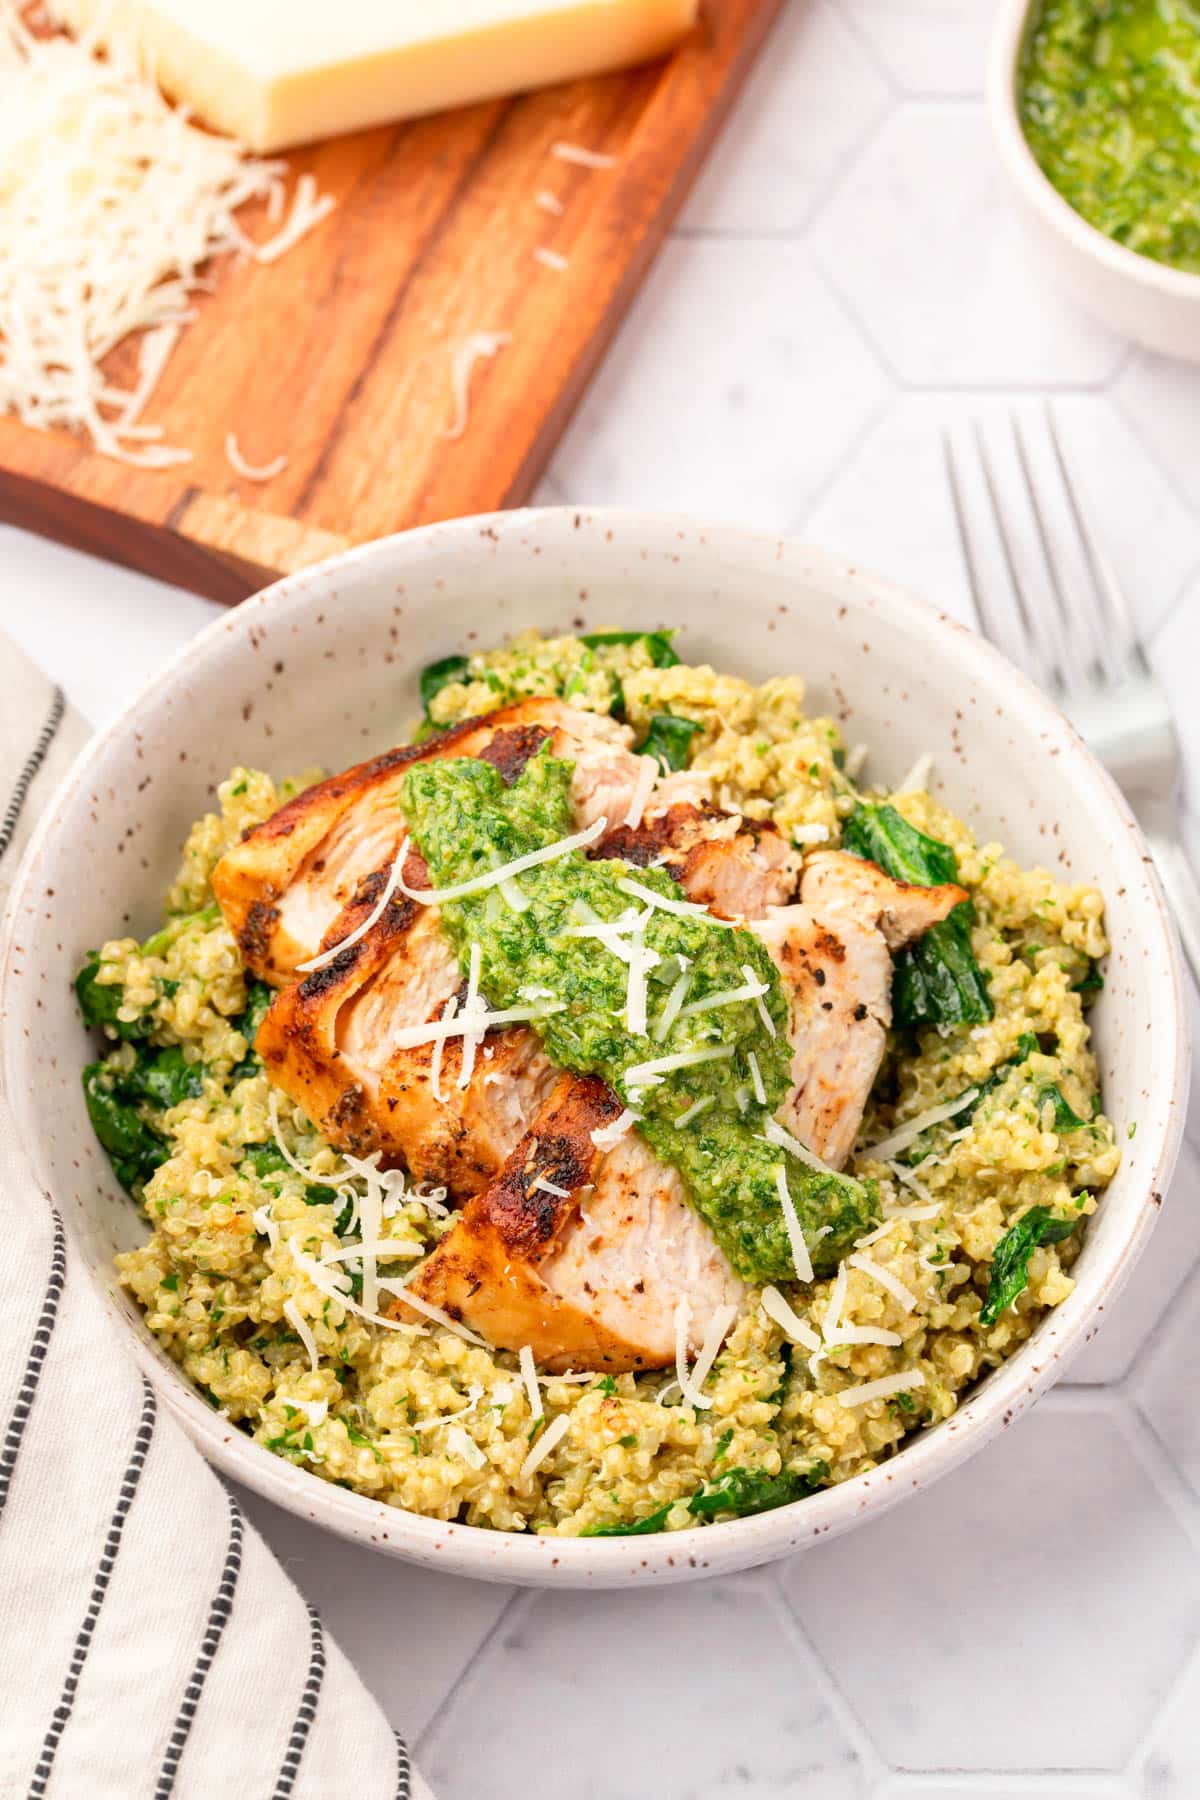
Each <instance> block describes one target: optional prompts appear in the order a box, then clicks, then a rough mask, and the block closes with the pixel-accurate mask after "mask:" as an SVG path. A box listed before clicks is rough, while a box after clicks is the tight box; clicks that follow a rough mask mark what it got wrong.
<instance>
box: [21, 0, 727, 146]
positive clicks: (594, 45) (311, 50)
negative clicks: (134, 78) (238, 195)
mask: <svg viewBox="0 0 1200 1800" xmlns="http://www.w3.org/2000/svg"><path fill="white" fill-rule="evenodd" d="M698 5H699V0H52V6H53V11H54V13H55V14H56V16H57V17H58V19H59V20H60V21H61V23H63V24H64V25H66V26H68V27H69V29H71V30H72V31H75V32H77V33H78V32H80V31H83V30H91V31H94V32H95V33H96V34H97V35H98V36H99V38H100V40H101V42H103V43H112V42H113V41H114V40H119V41H120V42H121V43H122V44H124V45H127V46H129V47H131V48H132V49H133V50H134V51H135V53H136V54H138V56H139V57H140V58H141V59H143V61H144V64H145V66H146V67H147V68H148V69H150V70H151V71H152V72H153V73H154V74H155V75H156V76H157V78H158V81H159V82H160V84H161V86H162V87H163V89H164V91H165V92H166V93H168V94H169V95H170V96H171V98H172V99H175V100H178V101H180V102H182V103H183V104H185V105H187V106H189V107H190V108H191V109H192V111H193V113H194V115H195V116H196V117H197V118H198V119H200V120H202V121H203V122H204V123H205V124H206V125H210V126H212V127H213V128H214V129H215V130H218V131H224V132H228V133H230V134H231V135H232V136H234V137H237V138H240V139H241V141H242V143H244V144H246V145H247V146H248V147H249V148H250V149H251V150H258V151H271V150H281V149H284V148H285V147H286V146H288V145H290V144H302V143H309V142H311V141H313V140H314V139H316V138H324V137H333V136H335V135H337V134H338V133H339V132H343V131H359V130H363V129H365V128H366V127H368V126H371V125H382V124H385V123H387V122H388V121H390V120H394V119H406V118H412V117H414V116H416V115H418V114H420V113H429V112H440V111H441V110H442V109H443V108H446V107H452V106H463V105H466V104H468V103H470V102H472V101H476V100H486V99H492V98H494V97H495V96H496V95H498V94H509V93H519V92H523V91H524V90H525V89H527V88H535V87H542V86H544V85H546V84H547V83H549V82H554V81H566V80H570V79H572V78H573V77H575V76H579V75H593V74H598V73H600V72H601V71H603V70H606V69H616V68H622V67H624V66H626V65H627V64H630V63H636V62H643V61H646V60H648V59H649V58H651V57H654V56H660V55H662V53H663V52H664V51H666V50H669V49H671V48H672V47H673V46H674V45H675V44H677V43H678V42H679V40H680V39H681V38H682V37H683V36H684V35H685V33H686V32H687V31H688V30H689V29H690V27H691V26H692V25H693V24H694V23H695V20H696V14H697V9H698Z"/></svg>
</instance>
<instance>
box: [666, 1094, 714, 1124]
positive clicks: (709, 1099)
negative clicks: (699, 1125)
mask: <svg viewBox="0 0 1200 1800" xmlns="http://www.w3.org/2000/svg"><path fill="white" fill-rule="evenodd" d="M716 1104H717V1096H716V1095H715V1094H705V1096H704V1098H703V1099H702V1100H696V1101H693V1103H692V1105H691V1106H689V1107H688V1109H687V1111H686V1112H681V1113H680V1115H679V1117H678V1118H677V1119H676V1121H675V1129H676V1131H682V1130H683V1129H684V1127H685V1126H687V1125H690V1124H691V1122H692V1120H693V1119H698V1118H699V1117H700V1114H701V1113H706V1112H707V1111H708V1109H709V1107H710V1106H715V1105H716Z"/></svg>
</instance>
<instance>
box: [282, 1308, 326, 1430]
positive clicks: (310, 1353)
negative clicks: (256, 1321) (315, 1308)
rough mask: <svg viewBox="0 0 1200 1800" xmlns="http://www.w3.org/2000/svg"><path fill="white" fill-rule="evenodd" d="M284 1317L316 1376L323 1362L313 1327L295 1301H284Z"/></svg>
mask: <svg viewBox="0 0 1200 1800" xmlns="http://www.w3.org/2000/svg"><path fill="white" fill-rule="evenodd" d="M283 1316H284V1318H285V1319H286V1320H287V1322H288V1324H289V1325H290V1326H291V1328H292V1330H293V1331H294V1332H295V1333H296V1336H297V1337H298V1338H299V1339H300V1342H301V1343H302V1344H303V1345H304V1350H305V1354H306V1355H307V1357H308V1360H309V1363H310V1364H311V1366H312V1371H313V1373H314V1375H315V1374H316V1372H317V1368H318V1366H319V1364H320V1361H321V1356H320V1352H319V1351H318V1349H317V1340H316V1338H315V1337H314V1336H313V1333H312V1327H311V1325H310V1324H309V1322H308V1320H307V1319H306V1318H305V1317H304V1314H303V1313H302V1312H301V1311H300V1308H299V1306H298V1305H297V1303H296V1301H295V1300H285V1301H284V1303H283ZM317 1423H318V1424H319V1423H320V1421H319V1420H318V1421H317Z"/></svg>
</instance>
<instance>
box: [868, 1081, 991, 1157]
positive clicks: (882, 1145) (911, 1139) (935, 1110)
mask: <svg viewBox="0 0 1200 1800" xmlns="http://www.w3.org/2000/svg"><path fill="white" fill-rule="evenodd" d="M978 1098H979V1089H978V1088H968V1089H967V1091H966V1093H965V1094H959V1096H958V1098H957V1099H955V1100H947V1101H946V1102H945V1103H944V1104H943V1105H942V1106H931V1107H930V1108H929V1109H928V1111H926V1112H923V1113H918V1114H917V1116H916V1118H915V1119H909V1120H908V1121H907V1122H906V1123H905V1124H903V1125H901V1126H900V1127H899V1128H898V1130H896V1131H893V1132H892V1135H891V1136H890V1137H885V1138H882V1139H881V1140H880V1141H879V1143H878V1144H872V1145H871V1147H870V1149H869V1150H864V1151H863V1156H864V1157H867V1158H869V1159H870V1161H871V1162H891V1160H892V1158H893V1157H894V1156H899V1154H900V1152H901V1151H902V1150H907V1149H908V1147H909V1145H910V1144H915V1143H916V1141H917V1139H918V1138H919V1137H920V1136H921V1134H922V1132H925V1131H928V1130H929V1129H930V1127H931V1126H932V1125H941V1124H943V1123H944V1121H945V1120H946V1119H952V1118H953V1117H954V1116H955V1114H956V1113H960V1112H961V1111H962V1110H963V1107H964V1106H970V1104H971V1102H972V1101H973V1100H977V1099H978Z"/></svg>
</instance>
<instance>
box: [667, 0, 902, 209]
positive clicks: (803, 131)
mask: <svg viewBox="0 0 1200 1800" xmlns="http://www.w3.org/2000/svg"><path fill="white" fill-rule="evenodd" d="M887 103H888V91H887V86H886V84H885V82H884V81H883V80H882V78H881V77H880V75H879V74H878V72H877V71H876V69H875V67H874V65H873V64H872V62H871V59H870V57H869V56H868V55H867V53H866V52H865V51H864V50H863V49H862V47H861V46H860V45H859V43H858V42H857V40H856V38H855V36H854V33H853V32H852V31H851V30H850V29H849V27H848V26H847V25H846V23H845V22H844V20H843V19H842V18H841V16H840V15H839V13H838V12H837V10H836V8H835V6H834V4H833V0H803V3H802V4H801V5H799V6H797V5H795V4H794V3H793V4H790V5H785V7H784V8H783V11H782V13H781V15H780V17H779V19H778V20H777V22H776V23H775V25H774V26H773V27H772V31H771V37H770V39H769V40H768V46H767V50H766V53H765V55H763V56H762V57H761V58H760V59H759V61H758V63H757V64H756V65H755V67H754V70H753V71H752V73H751V75H750V79H749V81H748V82H747V84H746V88H745V90H744V93H743V95H742V99H741V103H740V104H739V105H738V107H737V109H736V111H735V112H734V115H733V117H732V118H731V119H730V120H729V122H728V124H727V125H726V126H725V127H724V129H723V131H722V133H721V136H720V137H719V138H718V140H717V143H716V145H715V147H714V149H713V151H712V153H711V154H710V156H709V158H708V160H707V162H706V163H705V165H704V168H703V169H702V170H701V173H700V176H699V178H698V180H697V182H696V185H695V187H694V188H693V190H692V194H691V197H690V199H689V201H688V203H687V205H686V207H685V208H684V211H683V213H682V215H681V217H680V220H679V224H680V228H681V229H682V230H683V231H685V232H690V231H719V232H727V233H729V234H731V235H733V236H746V235H747V234H748V233H752V232H788V231H796V230H798V229H799V228H800V227H801V226H802V225H803V224H804V223H805V221H806V219H807V218H808V215H809V214H810V213H811V212H812V210H813V208H814V207H815V206H816V205H817V203H818V202H819V201H820V200H821V199H822V198H823V197H824V195H825V194H826V193H827V192H828V190H829V188H830V186H831V185H832V184H833V183H834V182H835V181H836V180H837V178H838V175H839V173H840V171H841V169H842V167H843V166H844V164H845V163H846V162H847V160H848V159H849V158H850V156H852V154H853V152H854V149H855V146H856V145H857V144H858V143H860V142H861V141H862V139H863V138H864V137H865V136H866V134H867V133H868V132H869V131H870V130H871V128H872V126H873V125H875V124H876V122H877V121H878V120H879V118H880V117H881V116H882V113H883V111H884V109H885V108H886V106H887Z"/></svg>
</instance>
